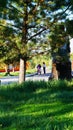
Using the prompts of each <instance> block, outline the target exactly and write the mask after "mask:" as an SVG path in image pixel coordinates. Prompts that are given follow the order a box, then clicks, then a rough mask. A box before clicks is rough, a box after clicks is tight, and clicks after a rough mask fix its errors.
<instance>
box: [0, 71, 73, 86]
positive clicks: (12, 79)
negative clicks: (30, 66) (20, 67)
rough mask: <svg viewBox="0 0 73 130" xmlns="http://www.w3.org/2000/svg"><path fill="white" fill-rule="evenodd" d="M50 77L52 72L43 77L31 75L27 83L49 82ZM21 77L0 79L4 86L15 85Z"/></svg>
mask: <svg viewBox="0 0 73 130" xmlns="http://www.w3.org/2000/svg"><path fill="white" fill-rule="evenodd" d="M49 76H50V72H49V73H46V74H45V75H44V74H41V75H37V74H36V73H35V74H29V75H26V81H27V80H32V81H37V80H38V81H40V80H44V81H48V78H49ZM72 76H73V71H72ZM18 79H19V77H18V76H5V77H3V78H0V81H1V85H2V84H10V83H14V82H18Z"/></svg>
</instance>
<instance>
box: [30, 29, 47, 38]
mask: <svg viewBox="0 0 73 130" xmlns="http://www.w3.org/2000/svg"><path fill="white" fill-rule="evenodd" d="M45 30H46V28H44V29H43V30H41V31H39V32H37V33H36V34H34V35H32V36H31V37H30V38H28V40H31V39H32V38H34V37H36V36H37V35H39V34H40V33H42V32H43V31H45Z"/></svg>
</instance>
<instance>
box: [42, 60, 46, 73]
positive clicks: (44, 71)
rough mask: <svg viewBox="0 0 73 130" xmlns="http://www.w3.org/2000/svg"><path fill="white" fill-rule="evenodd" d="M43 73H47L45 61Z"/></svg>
mask: <svg viewBox="0 0 73 130" xmlns="http://www.w3.org/2000/svg"><path fill="white" fill-rule="evenodd" d="M43 73H44V74H46V64H45V62H43Z"/></svg>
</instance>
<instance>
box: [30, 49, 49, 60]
mask: <svg viewBox="0 0 73 130" xmlns="http://www.w3.org/2000/svg"><path fill="white" fill-rule="evenodd" d="M50 51H51V50H50V49H48V50H45V51H42V52H40V53H38V52H37V53H36V54H33V55H32V56H29V58H32V57H35V56H38V55H43V54H45V53H46V54H48V53H50Z"/></svg>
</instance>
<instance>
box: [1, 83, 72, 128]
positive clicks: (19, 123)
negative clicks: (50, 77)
mask: <svg viewBox="0 0 73 130" xmlns="http://www.w3.org/2000/svg"><path fill="white" fill-rule="evenodd" d="M72 129H73V81H71V82H70V81H49V82H45V81H39V82H38V81H35V82H33V81H29V82H25V83H23V84H21V85H18V84H12V85H8V86H2V87H1V88H0V130H72Z"/></svg>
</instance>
